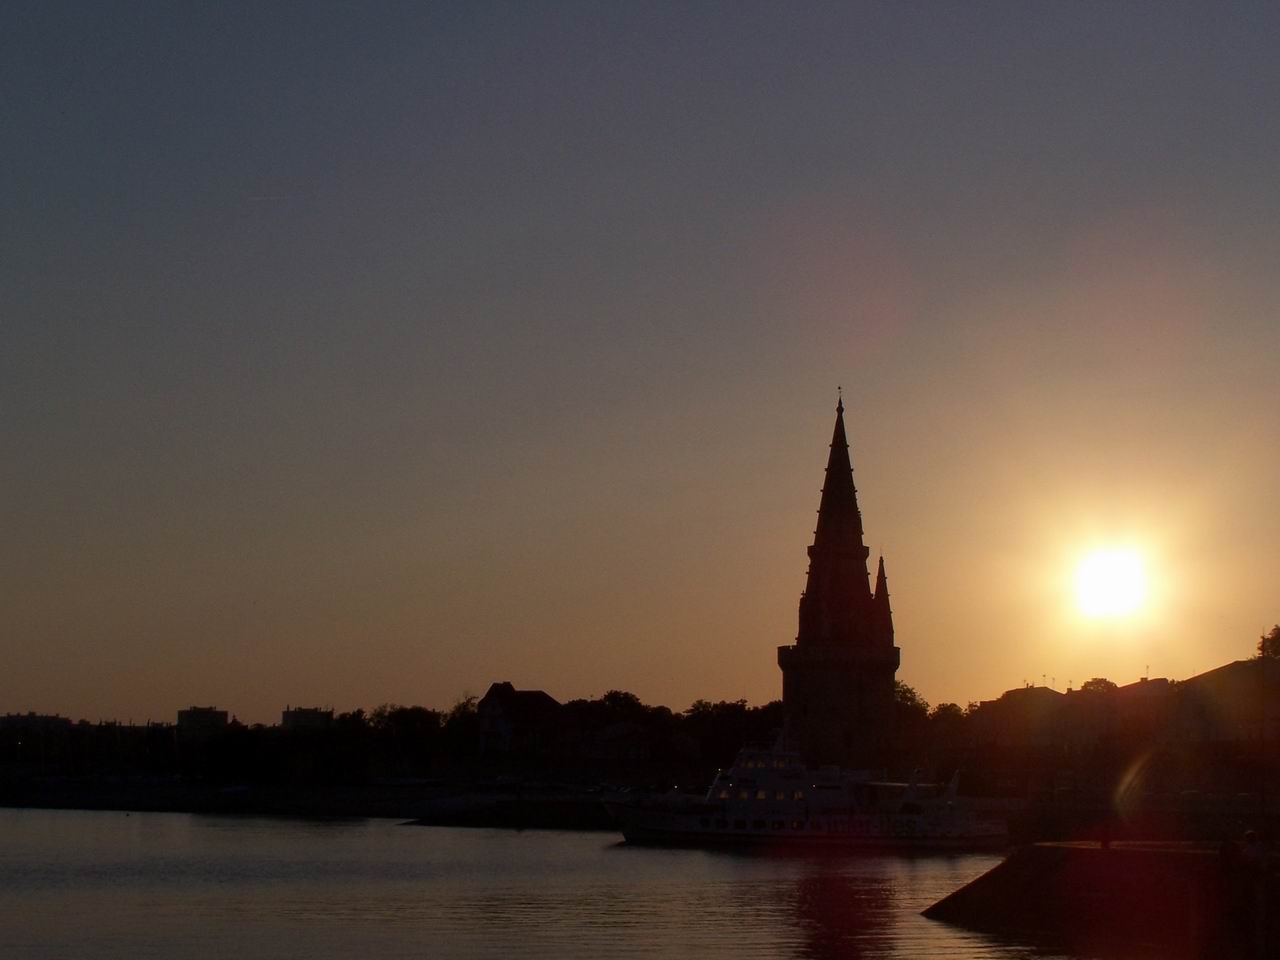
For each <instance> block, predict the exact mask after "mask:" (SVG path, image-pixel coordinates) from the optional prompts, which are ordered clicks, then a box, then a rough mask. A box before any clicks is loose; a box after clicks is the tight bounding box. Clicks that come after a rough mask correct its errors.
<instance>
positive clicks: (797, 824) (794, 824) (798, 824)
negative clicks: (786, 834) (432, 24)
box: [791, 820, 804, 830]
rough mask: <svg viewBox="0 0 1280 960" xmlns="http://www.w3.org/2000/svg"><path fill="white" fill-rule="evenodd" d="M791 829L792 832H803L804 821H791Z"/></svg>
mask: <svg viewBox="0 0 1280 960" xmlns="http://www.w3.org/2000/svg"><path fill="white" fill-rule="evenodd" d="M791 829H792V830H803V829H804V821H803V820H792V821H791Z"/></svg>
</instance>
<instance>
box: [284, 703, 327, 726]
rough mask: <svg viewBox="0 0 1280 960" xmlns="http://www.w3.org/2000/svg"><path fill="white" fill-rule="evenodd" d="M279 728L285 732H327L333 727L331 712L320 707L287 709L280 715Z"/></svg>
mask: <svg viewBox="0 0 1280 960" xmlns="http://www.w3.org/2000/svg"><path fill="white" fill-rule="evenodd" d="M280 726H282V727H283V728H284V729H286V730H291V731H302V730H328V729H329V728H330V727H332V726H333V711H332V710H324V709H321V708H320V707H288V706H286V707H285V708H284V711H283V712H282V713H281V714H280Z"/></svg>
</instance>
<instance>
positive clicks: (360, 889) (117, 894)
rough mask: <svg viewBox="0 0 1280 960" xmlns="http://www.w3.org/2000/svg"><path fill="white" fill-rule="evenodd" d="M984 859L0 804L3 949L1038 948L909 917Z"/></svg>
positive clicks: (396, 954) (493, 953) (111, 953)
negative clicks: (735, 850)
mask: <svg viewBox="0 0 1280 960" xmlns="http://www.w3.org/2000/svg"><path fill="white" fill-rule="evenodd" d="M997 859H998V858H996V857H992V856H986V855H983V856H956V857H943V858H920V857H913V858H900V857H868V856H858V857H855V856H831V855H826V856H804V857H802V856H793V857H784V858H777V857H763V856H748V855H744V854H732V853H717V852H706V851H697V850H652V849H640V848H634V847H625V846H622V845H620V844H619V843H618V838H617V837H615V836H614V835H610V834H600V833H558V832H544V831H526V832H521V833H517V832H513V831H502V830H462V829H452V828H445V827H407V826H400V825H399V824H398V823H396V822H395V821H389V820H352V821H338V822H323V823H317V822H308V821H297V820H273V819H250V818H228V817H206V816H194V815H187V814H137V813H135V814H125V813H113V812H106V813H104V812H80V811H50V810H0V956H3V957H5V958H15V960H16V958H40V960H45V958H54V957H56V958H64V960H74V958H87V957H92V958H95V960H96V958H130V960H134V958H165V960H185V958H193V957H200V958H204V957H210V958H212V957H231V958H235V960H256V958H276V957H305V958H308V960H331V958H364V957H369V958H377V960H390V958H402V957H414V958H436V957H443V958H453V957H458V958H469V957H485V958H497V957H503V958H505V957H535V958H536V957H555V958H563V960H576V958H588V957H589V958H599V957H696V958H698V960H718V958H724V960H729V958H732V960H744V958H753V957H816V958H837V957H839V958H888V957H894V958H916V957H951V958H964V960H977V958H994V957H1000V958H1013V957H1031V956H1045V955H1044V954H1037V953H1035V952H1034V951H1032V950H1030V949H1028V948H1025V947H1021V946H1018V945H1014V944H1004V943H999V942H997V941H993V940H989V939H985V938H983V937H981V936H978V935H976V934H971V933H967V932H964V931H960V930H956V929H953V928H951V927H948V926H945V925H943V924H939V923H935V922H933V921H930V920H925V919H924V918H923V917H920V916H919V911H920V910H921V909H923V908H924V907H925V906H927V905H928V904H930V903H932V902H933V901H934V900H936V899H938V898H939V897H941V896H943V895H944V894H946V893H948V892H950V891H951V890H953V889H955V888H956V887H957V886H959V885H960V884H962V883H965V882H967V881H968V880H971V879H972V878H974V877H976V876H977V875H978V874H980V873H982V872H983V871H985V870H986V869H988V868H989V867H990V866H992V865H993V864H994V863H995V862H996V861H997Z"/></svg>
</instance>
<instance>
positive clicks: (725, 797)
mask: <svg viewBox="0 0 1280 960" xmlns="http://www.w3.org/2000/svg"><path fill="white" fill-rule="evenodd" d="M716 796H717V797H719V798H720V799H721V800H728V799H729V791H728V790H726V789H724V788H723V787H721V788H720V792H719V793H717V794H716Z"/></svg>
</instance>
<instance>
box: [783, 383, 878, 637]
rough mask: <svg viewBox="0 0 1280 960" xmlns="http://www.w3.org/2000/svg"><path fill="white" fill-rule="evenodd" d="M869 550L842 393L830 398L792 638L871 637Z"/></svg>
mask: <svg viewBox="0 0 1280 960" xmlns="http://www.w3.org/2000/svg"><path fill="white" fill-rule="evenodd" d="M869 553H870V551H868V550H867V548H866V546H864V545H863V542H862V514H861V513H860V512H859V510H858V491H857V490H856V489H854V486H853V470H852V468H851V467H850V465H849V442H848V440H846V439H845V433H844V398H843V396H842V397H840V399H838V400H837V402H836V422H835V427H834V428H833V430H832V432H831V450H830V452H829V453H828V455H827V473H826V479H825V480H824V482H823V484H822V498H821V501H820V502H819V504H818V527H817V530H815V531H814V535H813V545H812V546H811V547H809V573H808V576H807V577H806V578H805V589H804V596H802V597H801V598H800V632H799V633H798V634H797V638H796V642H797V643H801V644H808V643H828V642H833V643H864V642H868V641H869V640H870V639H871V632H870V628H871V625H872V619H873V616H872V610H871V584H870V582H869V580H870V578H869V576H868V571H867V557H868V555H869Z"/></svg>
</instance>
